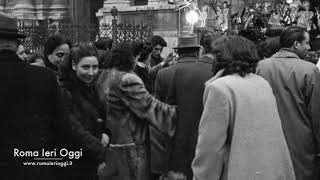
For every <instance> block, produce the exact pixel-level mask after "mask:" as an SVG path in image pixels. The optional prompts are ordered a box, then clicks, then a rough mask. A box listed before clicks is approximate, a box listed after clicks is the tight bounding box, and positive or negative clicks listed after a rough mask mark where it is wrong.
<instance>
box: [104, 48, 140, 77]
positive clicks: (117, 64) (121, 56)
mask: <svg viewBox="0 0 320 180" xmlns="http://www.w3.org/2000/svg"><path fill="white" fill-rule="evenodd" d="M134 65H135V59H134V56H133V52H132V46H130V45H129V44H121V45H118V46H117V47H115V48H114V49H113V50H112V51H111V59H110V64H109V65H108V68H116V69H118V70H120V71H125V72H129V71H132V70H134Z"/></svg>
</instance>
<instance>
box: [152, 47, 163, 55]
mask: <svg viewBox="0 0 320 180" xmlns="http://www.w3.org/2000/svg"><path fill="white" fill-rule="evenodd" d="M162 50H163V46H161V45H160V44H157V45H156V46H154V47H153V52H152V56H153V57H155V58H160V55H161V53H162Z"/></svg>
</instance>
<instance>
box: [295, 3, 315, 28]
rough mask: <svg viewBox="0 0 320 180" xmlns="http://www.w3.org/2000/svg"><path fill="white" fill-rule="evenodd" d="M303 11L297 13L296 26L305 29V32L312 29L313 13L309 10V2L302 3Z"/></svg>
mask: <svg viewBox="0 0 320 180" xmlns="http://www.w3.org/2000/svg"><path fill="white" fill-rule="evenodd" d="M302 5H303V10H302V11H300V12H299V13H298V20H297V25H298V26H301V27H305V28H306V29H307V31H311V29H312V28H313V23H312V18H313V17H314V13H313V12H312V11H311V10H310V5H311V4H310V2H309V1H308V0H306V1H304V2H303V4H302Z"/></svg>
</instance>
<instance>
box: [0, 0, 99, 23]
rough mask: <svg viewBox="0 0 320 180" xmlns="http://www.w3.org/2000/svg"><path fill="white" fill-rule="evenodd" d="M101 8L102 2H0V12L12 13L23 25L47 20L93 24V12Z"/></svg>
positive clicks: (15, 0)
mask: <svg viewBox="0 0 320 180" xmlns="http://www.w3.org/2000/svg"><path fill="white" fill-rule="evenodd" d="M102 6H103V0H94V1H92V0H0V12H1V11H2V12H8V13H13V14H14V15H15V16H16V17H17V18H18V19H19V20H20V21H22V22H24V23H25V24H28V22H35V21H41V20H49V19H50V20H51V21H60V20H62V19H63V20H66V21H68V22H72V23H74V24H88V23H95V21H96V17H95V12H96V11H97V10H98V9H99V8H101V7H102Z"/></svg>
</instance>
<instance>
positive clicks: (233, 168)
mask: <svg viewBox="0 0 320 180" xmlns="http://www.w3.org/2000/svg"><path fill="white" fill-rule="evenodd" d="M218 74H220V72H219V73H218ZM216 78H217V77H214V78H213V79H211V80H209V81H208V82H207V84H206V89H205V93H204V97H203V99H204V111H203V114H202V117H201V121H200V125H199V137H198V143H197V148H196V157H195V159H194V161H193V163H192V169H193V173H194V179H196V180H294V179H295V175H294V170H293V165H292V162H291V159H290V154H289V150H288V147H287V144H286V141H285V138H284V135H283V132H282V128H281V121H280V118H279V115H278V110H277V105H276V100H275V97H274V95H273V93H272V89H271V87H270V86H269V84H268V83H267V82H266V81H265V80H264V79H263V78H261V77H259V76H257V75H254V74H249V75H247V76H245V77H244V78H243V77H240V76H239V75H227V76H224V77H221V78H218V79H216Z"/></svg>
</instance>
